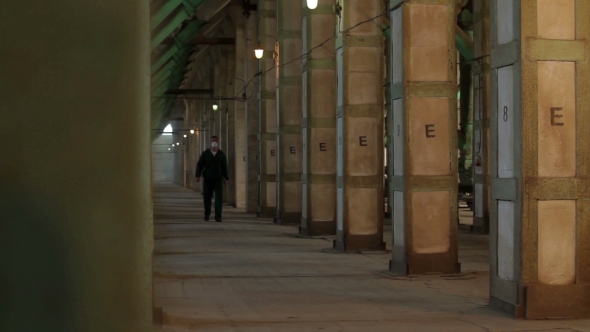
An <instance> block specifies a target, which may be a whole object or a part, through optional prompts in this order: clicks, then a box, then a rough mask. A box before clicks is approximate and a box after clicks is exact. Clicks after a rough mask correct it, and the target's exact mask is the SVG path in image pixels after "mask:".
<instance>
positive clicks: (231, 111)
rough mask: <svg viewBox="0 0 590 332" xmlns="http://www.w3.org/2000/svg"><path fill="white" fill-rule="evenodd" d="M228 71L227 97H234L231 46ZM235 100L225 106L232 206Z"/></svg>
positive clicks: (234, 184) (230, 200)
mask: <svg viewBox="0 0 590 332" xmlns="http://www.w3.org/2000/svg"><path fill="white" fill-rule="evenodd" d="M227 62H228V64H227V67H228V70H227V75H228V76H227V79H228V85H227V95H228V96H230V97H234V96H235V95H236V88H235V84H236V82H237V80H236V79H235V77H236V47H235V46H231V47H230V49H229V57H228V61H227ZM235 105H236V101H235V100H231V99H230V100H228V102H227V105H226V109H225V112H226V117H227V142H228V144H227V148H226V150H225V152H226V154H227V162H228V171H229V176H230V179H229V182H228V183H227V190H226V191H227V196H226V203H227V204H229V205H232V206H235V204H236V177H235V174H236V145H235V144H236V121H235V118H236V112H235Z"/></svg>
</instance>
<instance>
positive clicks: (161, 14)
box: [150, 0, 182, 31]
mask: <svg viewBox="0 0 590 332" xmlns="http://www.w3.org/2000/svg"><path fill="white" fill-rule="evenodd" d="M181 3H182V0H169V1H168V2H166V3H165V4H164V5H163V6H162V8H160V10H158V11H157V12H156V13H155V14H154V15H152V19H151V21H150V26H151V29H152V31H153V30H155V29H156V28H157V27H158V25H160V23H162V22H164V20H165V19H166V17H168V15H170V14H171V13H172V12H173V11H174V10H175V9H176V7H178V6H180V4H181Z"/></svg>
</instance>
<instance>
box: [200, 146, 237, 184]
mask: <svg viewBox="0 0 590 332" xmlns="http://www.w3.org/2000/svg"><path fill="white" fill-rule="evenodd" d="M195 176H196V177H198V178H199V177H201V176H202V177H203V178H205V179H210V180H218V179H221V178H224V179H226V180H229V176H228V172H227V157H226V156H225V153H223V151H221V150H217V153H216V154H215V155H213V152H211V150H210V149H207V150H205V151H204V152H203V153H201V157H200V158H199V162H198V163H197V173H196V175H195Z"/></svg>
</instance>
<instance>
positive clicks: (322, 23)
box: [300, 0, 336, 236]
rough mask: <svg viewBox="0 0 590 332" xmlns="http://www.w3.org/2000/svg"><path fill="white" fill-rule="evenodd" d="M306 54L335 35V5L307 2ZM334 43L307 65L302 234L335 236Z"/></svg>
mask: <svg viewBox="0 0 590 332" xmlns="http://www.w3.org/2000/svg"><path fill="white" fill-rule="evenodd" d="M303 6H304V10H303V15H304V18H303V54H306V53H308V51H309V50H310V49H311V48H312V47H315V46H316V45H319V44H320V43H323V42H324V41H326V40H327V39H329V38H330V37H332V36H333V35H334V29H335V28H334V27H335V25H336V15H334V6H333V1H331V0H322V1H320V2H319V5H318V7H317V8H316V9H314V10H309V9H308V8H307V6H306V5H305V1H303ZM334 47H335V43H334V41H333V40H332V41H330V42H328V43H326V44H325V45H324V46H322V47H320V48H318V49H316V50H314V51H313V52H312V53H311V54H310V55H308V56H307V57H306V59H305V62H304V64H303V82H302V84H303V101H304V104H303V179H302V209H301V210H302V217H301V228H300V233H301V234H302V235H308V236H316V235H335V234H336V58H335V55H334Z"/></svg>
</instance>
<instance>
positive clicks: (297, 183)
mask: <svg viewBox="0 0 590 332" xmlns="http://www.w3.org/2000/svg"><path fill="white" fill-rule="evenodd" d="M276 7H277V34H276V36H277V37H278V41H279V46H278V48H279V55H278V56H279V62H278V64H279V67H278V68H277V77H278V79H277V82H276V83H277V86H276V88H277V93H276V101H277V147H278V149H277V150H278V151H277V152H278V153H277V213H276V217H275V223H277V224H293V223H297V224H299V223H300V222H301V170H302V169H301V162H302V157H303V151H302V150H303V146H302V140H301V137H302V135H301V118H302V110H301V104H302V102H301V97H302V95H301V63H302V61H301V59H300V57H301V47H302V41H301V25H302V4H301V2H300V1H294V0H277V1H276Z"/></svg>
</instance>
